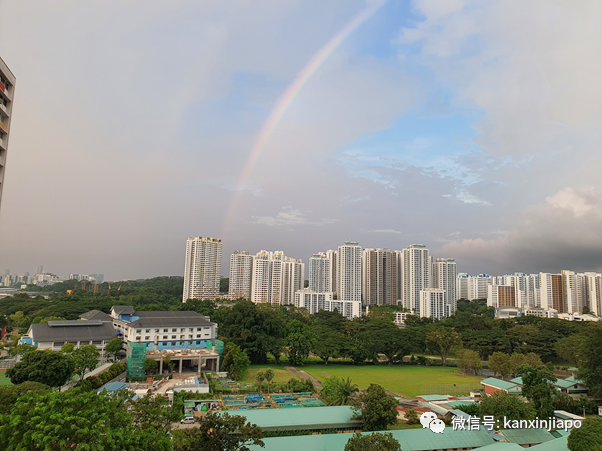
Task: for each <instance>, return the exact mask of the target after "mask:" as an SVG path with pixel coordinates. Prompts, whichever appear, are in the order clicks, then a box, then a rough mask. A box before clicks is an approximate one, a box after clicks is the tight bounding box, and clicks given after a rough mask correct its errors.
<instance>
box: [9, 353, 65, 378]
mask: <svg viewBox="0 0 602 451" xmlns="http://www.w3.org/2000/svg"><path fill="white" fill-rule="evenodd" d="M74 371H75V363H74V362H73V359H72V358H71V357H70V356H67V355H64V354H63V353H61V352H54V351H50V350H44V351H37V350H36V351H31V352H28V353H26V354H24V355H23V359H22V360H21V361H20V362H18V363H17V364H16V365H15V366H14V367H13V368H11V369H9V370H7V371H6V375H7V376H8V378H9V379H10V380H11V382H12V383H13V384H22V383H23V382H28V381H29V382H39V383H40V384H45V385H48V386H50V387H61V386H63V385H65V384H66V383H67V382H68V381H69V380H70V379H71V376H72V375H73V372H74Z"/></svg>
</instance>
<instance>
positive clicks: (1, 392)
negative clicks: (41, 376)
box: [0, 382, 50, 415]
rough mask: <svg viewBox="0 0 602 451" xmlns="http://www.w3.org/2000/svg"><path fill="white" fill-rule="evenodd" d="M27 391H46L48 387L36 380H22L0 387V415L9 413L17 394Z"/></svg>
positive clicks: (17, 396) (48, 389)
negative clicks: (20, 382) (18, 382)
mask: <svg viewBox="0 0 602 451" xmlns="http://www.w3.org/2000/svg"><path fill="white" fill-rule="evenodd" d="M28 391H33V392H48V391H50V387H49V386H48V385H44V384H40V383H38V382H23V383H22V384H19V385H13V386H11V387H0V415H7V414H9V413H10V411H11V410H12V408H13V407H14V405H15V403H16V402H17V399H19V396H21V395H22V394H23V393H27V392H28Z"/></svg>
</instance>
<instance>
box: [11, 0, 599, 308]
mask: <svg viewBox="0 0 602 451" xmlns="http://www.w3.org/2000/svg"><path fill="white" fill-rule="evenodd" d="M60 4H61V7H56V5H55V4H54V3H53V2H45V1H42V0H30V1H27V2H2V3H1V5H0V42H2V49H1V50H0V52H1V54H0V58H2V60H3V61H4V62H5V63H6V65H7V66H8V67H9V68H10V70H11V71H12V73H14V74H15V76H16V78H17V80H18V83H17V85H16V89H15V102H14V108H13V110H12V112H11V113H10V152H9V153H10V155H9V157H8V163H7V166H6V168H7V170H6V171H5V173H4V180H3V182H2V187H1V190H2V204H1V205H2V206H1V210H0V268H11V269H12V270H13V271H15V272H17V273H24V272H26V271H29V272H33V269H34V268H35V267H36V266H39V265H40V264H44V266H45V267H46V268H48V271H51V272H53V273H56V274H61V275H67V274H70V273H72V272H74V271H76V272H84V273H85V274H88V273H94V272H99V271H102V272H103V273H104V274H105V277H106V279H107V280H123V279H140V278H148V277H154V276H161V275H181V274H182V256H181V253H182V252H181V246H182V245H181V243H182V242H183V241H184V240H185V239H186V237H189V236H217V237H220V238H221V239H222V240H223V243H224V244H223V252H224V255H228V256H229V255H231V253H232V252H233V251H234V250H236V249H242V250H247V251H249V252H250V254H251V255H253V254H254V253H256V252H259V251H260V250H262V249H278V250H282V251H283V252H284V253H285V254H286V255H287V256H288V255H291V256H294V257H295V258H298V259H302V260H303V261H304V262H306V263H307V262H308V259H309V257H310V256H311V255H313V254H314V253H316V252H324V251H326V250H328V249H332V250H335V249H336V248H337V246H338V245H340V243H342V242H344V241H345V240H354V241H357V242H359V243H362V246H364V247H365V248H371V249H380V248H383V249H390V250H392V251H393V250H402V249H404V248H406V247H407V246H408V245H410V244H412V243H424V244H425V245H427V246H428V248H429V251H430V254H431V255H435V256H441V257H453V258H455V259H456V261H457V264H458V271H461V272H468V273H473V274H474V273H479V272H487V273H492V274H504V273H511V272H515V271H520V272H525V273H531V272H541V271H544V272H547V273H552V272H555V271H557V270H562V269H566V268H570V270H571V271H575V272H579V271H598V272H599V271H602V236H600V234H599V232H598V231H599V230H601V229H602V179H601V178H600V177H599V170H598V168H599V167H600V163H602V154H601V153H600V151H599V142H600V133H601V132H600V130H602V84H600V83H599V81H598V79H597V78H596V76H595V74H598V73H600V71H601V70H602V61H601V60H600V58H599V57H598V55H599V45H598V43H599V42H600V41H601V40H602V29H601V27H599V24H598V22H597V18H598V17H600V16H601V15H602V3H599V2H586V3H579V4H572V3H566V2H564V3H563V2H555V3H550V2H544V1H543V0H535V1H533V2H528V3H524V4H522V3H521V4H520V5H517V4H516V3H515V2H474V1H473V0H463V1H459V2H430V1H427V0H415V1H410V0H400V1H395V2H393V1H389V2H385V1H379V0H376V1H372V0H334V1H332V2H328V3H325V2H320V1H317V0H308V1H305V2H296V3H290V2H274V1H272V0H258V1H256V2H247V1H242V0H232V1H230V2H227V3H224V2H164V1H159V0H148V1H147V2H145V4H144V7H141V6H140V3H139V2H133V1H129V0H126V1H123V2H110V3H109V4H108V3H107V2H101V1H99V0H89V1H86V2H64V3H62V2H61V3H60ZM66 11H67V12H68V14H66ZM559 18H561V19H559ZM559 20H561V23H560V24H559ZM109 29H110V30H111V33H107V30H109ZM517 42H520V43H521V45H519V46H518V45H516V43H517ZM0 96H1V94H0ZM0 109H1V107H0ZM2 115H3V116H4V115H5V114H4V113H2ZM32 131H34V132H32ZM0 164H2V163H0ZM225 260H226V261H227V259H225ZM226 266H227V265H225V264H223V265H222V268H221V275H222V276H227V275H228V268H227V267H226ZM415 302H418V301H415Z"/></svg>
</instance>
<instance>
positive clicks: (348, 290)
mask: <svg viewBox="0 0 602 451" xmlns="http://www.w3.org/2000/svg"><path fill="white" fill-rule="evenodd" d="M337 263H338V268H337V272H338V275H337V279H338V286H337V295H338V299H339V300H341V301H355V302H361V301H362V248H361V247H360V245H359V244H358V243H355V242H352V241H346V242H345V244H343V245H342V246H339V252H338V262H337Z"/></svg>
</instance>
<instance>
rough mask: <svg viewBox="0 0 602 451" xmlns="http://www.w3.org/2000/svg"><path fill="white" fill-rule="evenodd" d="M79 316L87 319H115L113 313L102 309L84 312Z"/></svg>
mask: <svg viewBox="0 0 602 451" xmlns="http://www.w3.org/2000/svg"><path fill="white" fill-rule="evenodd" d="M79 317H80V319H85V320H99V321H113V318H111V315H109V314H107V313H104V312H101V311H100V310H90V311H89V312H86V313H82V314H81V315H79Z"/></svg>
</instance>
